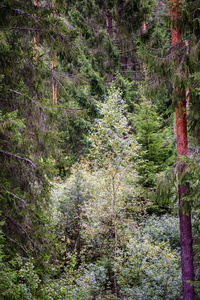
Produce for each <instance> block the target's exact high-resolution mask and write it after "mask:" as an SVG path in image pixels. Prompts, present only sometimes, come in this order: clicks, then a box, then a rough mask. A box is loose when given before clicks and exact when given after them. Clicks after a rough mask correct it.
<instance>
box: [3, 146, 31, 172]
mask: <svg viewBox="0 0 200 300" xmlns="http://www.w3.org/2000/svg"><path fill="white" fill-rule="evenodd" d="M0 152H1V153H3V154H5V155H8V156H13V157H16V158H18V159H20V160H25V161H26V162H28V163H30V164H31V165H32V166H33V167H34V169H36V168H37V166H36V165H35V164H34V163H33V162H32V161H31V160H30V159H28V158H26V157H21V156H19V155H16V154H13V153H10V152H7V151H4V150H0Z"/></svg>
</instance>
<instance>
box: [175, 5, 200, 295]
mask: <svg viewBox="0 0 200 300" xmlns="http://www.w3.org/2000/svg"><path fill="white" fill-rule="evenodd" d="M178 4H179V1H178V0H170V15H171V20H172V25H171V36H172V45H173V46H174V47H180V46H181V42H180V36H181V30H180V28H178V27H177V18H178V15H179V9H178ZM179 63H180V61H179V57H176V58H175V64H177V65H178V64H179ZM177 71H178V70H177ZM179 78H180V75H179V74H178V72H177V79H179ZM174 96H175V99H176V138H177V157H178V159H179V161H180V164H181V155H185V156H186V155H187V154H188V135H187V115H186V113H187V110H186V90H185V89H184V88H183V90H181V86H180V79H179V82H178V80H177V81H175V84H174ZM185 168H186V165H184V164H181V167H180V171H179V176H180V175H181V173H182V172H183V170H184V169H185ZM178 193H179V218H180V241H181V267H182V283H183V299H185V300H186V299H191V300H192V299H194V298H195V294H194V286H193V285H192V284H191V283H192V282H194V266H193V249H192V225H191V209H190V208H189V209H186V207H184V200H183V199H184V195H187V194H188V193H189V189H188V187H187V185H186V184H184V183H183V182H181V183H180V184H179V186H178ZM188 281H189V282H188Z"/></svg>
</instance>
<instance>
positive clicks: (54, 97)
mask: <svg viewBox="0 0 200 300" xmlns="http://www.w3.org/2000/svg"><path fill="white" fill-rule="evenodd" d="M52 8H53V17H54V18H55V16H56V13H55V4H54V0H52ZM55 69H56V51H55V50H53V54H52V77H53V79H52V90H53V104H57V86H56V80H55Z"/></svg>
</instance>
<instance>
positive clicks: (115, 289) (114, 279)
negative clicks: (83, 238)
mask: <svg viewBox="0 0 200 300" xmlns="http://www.w3.org/2000/svg"><path fill="white" fill-rule="evenodd" d="M112 190H113V219H114V238H115V242H114V276H113V285H114V291H115V296H116V297H117V296H118V292H117V278H116V254H117V224H116V190H115V175H113V176H112Z"/></svg>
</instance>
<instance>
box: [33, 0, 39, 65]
mask: <svg viewBox="0 0 200 300" xmlns="http://www.w3.org/2000/svg"><path fill="white" fill-rule="evenodd" d="M37 7H38V0H35V8H37ZM35 17H36V15H35ZM34 30H35V31H36V33H35V35H34V37H33V58H34V60H35V63H37V52H38V37H37V28H36V27H35V28H34Z"/></svg>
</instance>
